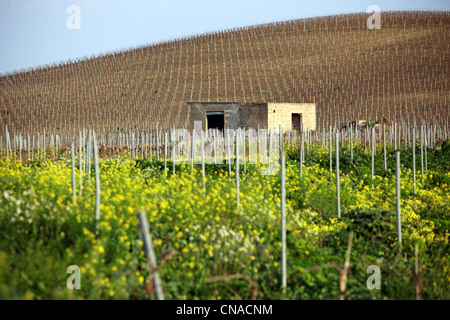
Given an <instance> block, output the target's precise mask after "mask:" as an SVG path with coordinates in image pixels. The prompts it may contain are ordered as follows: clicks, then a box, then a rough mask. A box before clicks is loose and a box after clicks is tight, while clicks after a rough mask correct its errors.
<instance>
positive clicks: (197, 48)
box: [0, 12, 450, 135]
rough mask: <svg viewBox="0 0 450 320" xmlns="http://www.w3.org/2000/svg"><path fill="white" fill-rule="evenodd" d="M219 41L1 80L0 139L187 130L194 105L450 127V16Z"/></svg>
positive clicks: (221, 36)
mask: <svg viewBox="0 0 450 320" xmlns="http://www.w3.org/2000/svg"><path fill="white" fill-rule="evenodd" d="M368 16H369V15H368V14H365V13H364V14H353V15H340V16H331V17H323V18H314V19H306V20H295V21H287V22H281V23H276V24H267V25H259V26H252V27H246V28H239V29H234V30H226V31H222V32H215V33H212V34H204V35H200V36H195V37H190V38H184V39H178V40H175V41H170V42H165V43H158V44H154V45H149V46H144V47H139V48H135V49H132V50H127V51H124V52H117V53H113V54H105V55H103V56H99V57H92V58H90V59H83V60H79V61H76V62H68V63H65V64H62V65H55V66H47V67H44V68H39V69H36V70H26V71H23V72H18V73H14V74H9V75H4V76H2V77H0V88H1V89H0V105H1V107H0V111H1V118H0V121H1V124H0V130H1V134H0V135H3V132H4V131H5V126H6V125H7V126H8V129H9V131H10V132H11V133H22V134H24V133H33V134H34V133H37V132H42V131H43V130H44V129H45V130H46V132H54V133H69V132H74V130H76V129H79V128H90V129H96V130H98V131H99V130H104V131H110V130H116V129H125V130H127V129H135V128H142V129H145V128H152V127H154V126H156V125H159V126H161V127H165V128H167V127H171V126H175V127H183V126H184V125H185V124H186V123H187V120H188V112H187V110H188V109H187V106H186V104H185V102H186V101H243V102H261V101H273V102H312V101H313V100H315V102H316V103H317V110H318V127H319V130H321V128H323V127H324V126H325V127H328V126H329V125H335V124H337V125H340V124H342V123H344V122H346V121H350V120H356V119H375V118H380V117H381V116H386V117H388V118H390V119H393V120H397V121H400V120H403V121H405V122H409V123H412V122H413V121H416V122H417V123H422V122H426V123H427V124H438V125H446V124H448V120H449V103H450V99H449V98H450V90H449V83H448V79H449V63H450V52H449V47H450V28H449V27H450V13H448V12H441V13H435V12H401V13H398V12H392V13H382V16H381V29H379V30H369V29H367V27H366V20H367V18H368Z"/></svg>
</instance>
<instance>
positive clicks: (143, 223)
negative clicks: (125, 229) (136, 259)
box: [138, 211, 164, 300]
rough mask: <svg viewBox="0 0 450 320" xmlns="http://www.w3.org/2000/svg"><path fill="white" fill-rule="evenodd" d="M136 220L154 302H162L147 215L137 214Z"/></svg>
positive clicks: (143, 212)
mask: <svg viewBox="0 0 450 320" xmlns="http://www.w3.org/2000/svg"><path fill="white" fill-rule="evenodd" d="M138 218H139V223H140V229H141V236H142V238H143V242H144V251H145V256H146V257H147V267H148V272H149V273H150V277H151V279H152V282H153V290H154V292H155V298H156V300H164V292H163V289H162V283H161V278H160V277H159V272H158V271H157V263H156V255H155V250H154V249H153V242H152V236H151V234H150V228H149V225H148V221H147V214H146V213H145V211H139V212H138Z"/></svg>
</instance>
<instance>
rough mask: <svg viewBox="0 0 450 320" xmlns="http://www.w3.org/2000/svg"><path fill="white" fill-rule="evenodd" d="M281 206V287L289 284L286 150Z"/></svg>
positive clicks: (282, 167)
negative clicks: (287, 273)
mask: <svg viewBox="0 0 450 320" xmlns="http://www.w3.org/2000/svg"><path fill="white" fill-rule="evenodd" d="M280 179H281V181H280V185H281V190H280V194H281V197H280V202H281V203H280V207H281V287H282V288H283V289H285V288H286V286H287V275H286V261H287V259H286V253H287V250H286V159H285V154H284V150H282V151H281V175H280Z"/></svg>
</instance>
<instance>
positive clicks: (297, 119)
mask: <svg viewBox="0 0 450 320" xmlns="http://www.w3.org/2000/svg"><path fill="white" fill-rule="evenodd" d="M301 123H302V114H301V113H293V114H292V131H294V130H295V131H299V132H300V128H301V127H302V125H301Z"/></svg>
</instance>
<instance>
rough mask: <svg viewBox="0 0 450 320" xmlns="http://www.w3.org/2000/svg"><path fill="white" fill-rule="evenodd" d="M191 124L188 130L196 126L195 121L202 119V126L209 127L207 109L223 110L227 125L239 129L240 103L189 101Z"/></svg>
mask: <svg viewBox="0 0 450 320" xmlns="http://www.w3.org/2000/svg"><path fill="white" fill-rule="evenodd" d="M188 105H189V126H188V130H189V131H191V130H192V129H193V128H194V121H201V122H202V128H203V130H205V129H206V128H208V126H207V123H206V112H207V111H223V112H224V121H225V127H228V128H231V129H237V128H238V127H239V104H238V103H224V102H216V103H214V102H211V103H210V102H189V103H188Z"/></svg>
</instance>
